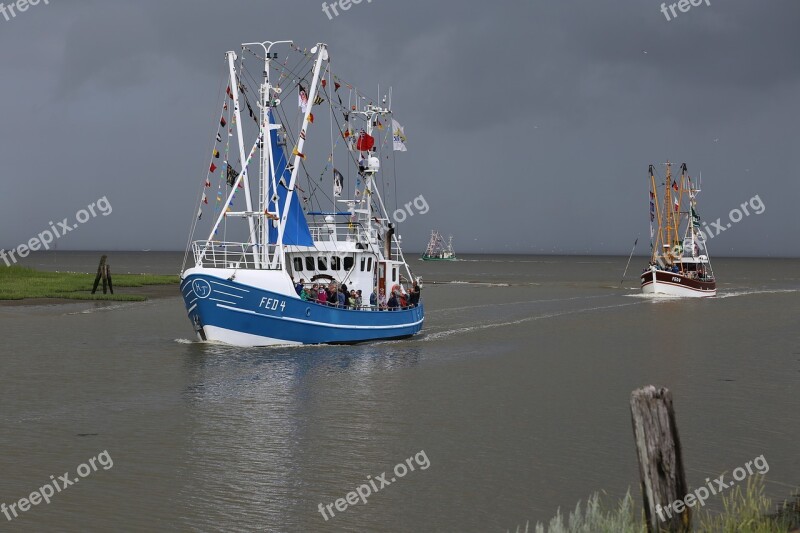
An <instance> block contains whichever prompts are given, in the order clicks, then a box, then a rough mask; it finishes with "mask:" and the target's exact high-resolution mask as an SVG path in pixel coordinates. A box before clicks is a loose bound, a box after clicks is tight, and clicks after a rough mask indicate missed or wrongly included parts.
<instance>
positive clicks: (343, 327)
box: [217, 304, 425, 329]
mask: <svg viewBox="0 0 800 533" xmlns="http://www.w3.org/2000/svg"><path fill="white" fill-rule="evenodd" d="M217 307H221V308H222V309H227V310H229V311H236V312H239V313H246V314H248V315H257V316H263V317H265V318H272V319H275V320H286V321H289V322H298V323H300V324H309V325H312V326H322V327H326V328H336V329H397V328H407V327H410V326H417V325H419V324H422V322H423V321H424V320H425V319H424V318H421V319H419V320H417V321H416V322H410V323H408V324H397V325H391V326H355V325H352V326H348V325H343V324H328V323H326V322H317V321H315V320H303V319H302V318H290V317H285V316H272V315H265V314H264V313H256V312H255V311H250V310H249V309H237V308H236V307H228V306H227V305H222V304H217ZM364 312H365V313H366V312H369V311H364ZM372 312H377V313H391V312H392V311H372Z"/></svg>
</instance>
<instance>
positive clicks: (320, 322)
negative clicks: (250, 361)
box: [181, 270, 425, 347]
mask: <svg viewBox="0 0 800 533" xmlns="http://www.w3.org/2000/svg"><path fill="white" fill-rule="evenodd" d="M181 294H182V295H183V299H184V303H185V305H186V310H187V314H188V316H189V320H190V321H191V322H192V325H193V326H194V328H195V332H196V333H197V335H198V338H199V339H201V340H204V341H214V342H222V343H225V344H231V345H234V346H248V347H249V346H271V345H287V344H353V343H358V342H366V341H374V340H385V339H396V338H403V337H410V336H412V335H414V334H416V333H419V331H420V330H421V329H422V324H423V321H424V317H425V311H424V308H423V306H422V304H420V305H419V306H418V307H414V308H411V309H405V310H400V311H367V310H352V309H339V308H335V307H329V306H325V305H320V304H317V303H313V302H307V301H303V300H301V299H300V298H299V297H297V295H296V294H294V293H292V294H285V293H282V292H277V291H272V290H268V289H265V288H259V287H256V286H254V285H252V284H245V283H240V282H238V281H231V280H229V279H228V278H227V277H224V274H223V275H222V276H215V275H213V273H208V270H206V271H204V272H202V273H193V274H188V275H186V276H185V277H184V278H183V279H182V281H181Z"/></svg>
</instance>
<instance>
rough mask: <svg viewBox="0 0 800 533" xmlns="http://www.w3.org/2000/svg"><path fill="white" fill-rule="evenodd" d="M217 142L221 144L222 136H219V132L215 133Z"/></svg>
mask: <svg viewBox="0 0 800 533" xmlns="http://www.w3.org/2000/svg"><path fill="white" fill-rule="evenodd" d="M217 142H218V143H221V142H222V135H220V133H219V132H217Z"/></svg>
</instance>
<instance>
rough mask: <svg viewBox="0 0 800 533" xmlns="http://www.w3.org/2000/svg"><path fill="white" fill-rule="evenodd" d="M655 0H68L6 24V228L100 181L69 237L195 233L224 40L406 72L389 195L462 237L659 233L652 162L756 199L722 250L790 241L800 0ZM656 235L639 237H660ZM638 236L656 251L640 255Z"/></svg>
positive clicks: (356, 74) (383, 75)
mask: <svg viewBox="0 0 800 533" xmlns="http://www.w3.org/2000/svg"><path fill="white" fill-rule="evenodd" d="M660 5H661V3H660V2H656V1H654V0H653V1H651V0H647V1H641V0H639V1H636V2H633V1H623V0H614V1H607V2H589V1H569V0H568V1H560V2H528V1H518V0H517V1H510V0H504V1H499V2H491V3H489V2H477V1H471V2H463V1H462V2H439V3H432V2H422V1H420V0H408V1H406V0H404V1H402V2H400V1H398V0H393V1H390V0H373V1H372V2H371V3H367V2H362V3H361V4H358V5H353V6H352V7H351V9H350V10H348V11H346V12H342V13H340V15H339V16H337V17H334V18H333V20H329V19H328V17H327V16H326V15H325V14H324V13H323V11H322V9H321V2H305V1H303V2H296V1H288V0H287V1H267V0H231V1H225V2H223V1H215V2H211V1H205V0H191V1H190V0H172V1H159V2H156V1H143V2H123V1H120V0H104V1H102V2H100V1H90V0H73V1H70V2H67V1H64V2H59V3H53V2H51V4H50V5H48V6H45V5H39V6H37V7H35V8H31V9H29V10H28V11H26V12H25V13H20V14H19V15H18V16H17V17H15V18H14V19H12V20H10V21H8V22H6V21H4V20H3V19H2V18H0V46H2V49H3V50H4V54H3V55H2V58H0V68H2V72H3V76H2V78H0V95H2V97H3V98H2V101H0V108H2V112H3V117H4V125H5V127H4V130H3V135H2V137H0V157H2V160H3V163H4V164H3V172H2V176H3V189H4V190H3V194H2V195H1V196H0V223H1V224H2V232H0V246H5V247H12V246H15V245H17V244H19V243H22V242H25V241H27V240H28V239H29V238H31V237H33V236H35V235H36V233H38V232H39V231H40V230H41V229H43V228H45V227H46V225H47V223H48V221H50V220H54V219H61V218H63V217H64V216H72V215H73V214H74V213H75V211H77V210H78V209H80V208H81V207H84V206H85V205H86V204H88V203H90V202H92V201H94V200H96V199H97V198H100V197H102V196H107V197H108V199H109V201H110V202H111V203H112V205H113V206H114V212H113V214H112V215H111V216H109V217H107V218H104V219H103V220H98V221H92V222H90V223H87V224H86V225H85V226H84V227H81V228H80V230H78V231H75V232H73V233H72V234H70V235H69V236H68V237H65V238H64V239H63V240H62V242H60V243H59V247H60V248H62V249H68V248H97V247H111V248H116V249H120V248H122V249H125V248H128V249H139V248H151V249H179V248H182V247H183V245H184V243H185V239H186V231H187V227H188V224H189V221H190V219H191V217H192V215H193V212H194V207H193V205H194V201H195V199H196V194H197V183H198V175H199V174H201V173H202V171H203V168H204V166H205V165H206V164H207V161H206V151H207V149H208V146H207V145H208V139H209V135H210V133H209V132H210V131H211V129H212V128H213V122H214V117H213V115H214V114H215V111H214V110H215V109H216V107H215V106H216V104H215V102H216V98H217V95H218V91H219V88H220V83H221V79H222V76H223V75H224V63H223V54H224V52H225V51H226V50H231V49H238V45H239V43H240V42H242V41H251V40H262V39H267V38H274V39H283V38H290V39H294V40H295V41H296V42H297V43H298V44H300V45H301V46H309V47H310V46H312V45H313V44H314V43H315V42H317V41H323V42H327V43H328V44H329V45H330V48H331V56H332V60H333V66H334V69H335V71H336V72H337V73H339V74H340V75H342V76H343V77H345V78H346V79H348V80H350V81H352V82H353V83H355V84H357V85H359V86H360V87H361V88H362V89H364V90H365V91H367V92H369V93H375V92H376V90H375V87H376V86H377V84H378V83H380V84H381V87H383V88H386V87H388V86H389V85H391V86H393V92H394V103H395V106H394V107H395V111H396V113H397V118H398V119H399V120H400V122H401V123H403V124H404V125H405V126H406V132H407V134H408V135H409V150H410V151H409V152H408V153H406V154H399V156H398V166H399V168H400V170H401V171H402V172H401V174H400V178H401V180H400V183H398V194H397V198H391V202H390V203H392V204H393V202H394V201H395V200H397V201H399V202H400V203H403V202H405V201H409V200H411V199H413V198H414V197H416V196H418V195H419V194H424V196H425V198H426V199H427V200H428V203H429V204H430V212H429V213H427V214H426V215H424V216H414V217H410V218H409V219H408V220H407V221H406V222H405V223H404V224H403V225H402V226H401V232H402V233H403V235H404V239H405V242H406V244H407V246H409V247H411V248H420V247H421V246H422V245H423V244H424V242H425V240H426V236H427V235H428V233H429V230H430V229H431V228H439V229H441V230H443V231H445V232H447V233H449V232H452V233H453V234H454V235H455V237H456V239H455V242H456V245H457V246H458V249H459V251H501V252H503V251H519V252H552V251H566V252H578V253H583V252H589V251H591V252H592V253H600V252H604V251H605V252H609V253H623V252H625V253H626V252H627V249H628V247H629V246H630V243H631V242H632V241H633V238H634V237H635V236H636V235H637V234H641V235H643V236H646V235H647V231H648V230H647V218H646V217H647V205H646V201H647V200H646V197H647V189H646V183H645V171H646V169H647V165H648V164H649V163H651V162H652V163H659V162H663V161H664V160H666V159H673V160H674V161H675V162H680V161H683V160H685V161H686V162H687V163H688V164H689V168H690V171H692V172H697V171H702V173H703V177H704V191H703V193H702V195H701V198H700V200H701V213H703V214H704V216H705V218H708V219H715V218H716V217H717V216H723V215H724V216H727V213H728V211H729V210H730V209H732V208H734V207H736V206H737V205H739V204H740V203H741V202H744V201H746V200H747V199H749V198H751V197H752V196H753V195H755V194H759V195H760V197H761V198H762V199H763V201H764V203H765V205H766V210H765V212H764V213H763V214H761V215H758V216H757V217H756V216H753V217H749V218H747V219H745V220H743V221H742V222H740V223H739V224H737V225H736V227H735V229H732V230H730V231H728V232H726V233H725V234H723V235H720V236H719V237H717V238H715V239H714V240H713V241H712V242H711V245H712V253H713V252H715V251H716V252H717V253H720V252H722V253H727V254H737V255H749V254H772V255H783V254H790V255H797V248H796V244H794V243H795V242H796V237H795V235H794V233H795V231H796V229H797V227H798V215H797V210H796V209H795V203H796V202H797V199H798V197H799V196H800V187H799V186H798V179H797V171H796V170H795V165H794V157H793V156H794V153H795V151H796V150H797V144H798V143H797V141H798V135H797V134H796V132H795V131H796V124H797V123H798V119H800V106H798V103H797V97H796V95H797V91H798V89H800V79H799V77H800V64H798V63H799V62H800V59H798V58H799V57H800V56H798V55H797V54H796V50H797V49H798V45H799V44H800V36H798V34H797V32H796V31H795V27H796V24H797V21H798V20H800V5H799V4H797V2H796V1H792V0H774V1H772V0H771V1H767V2H761V3H756V2H751V1H748V0H739V1H730V0H728V1H726V2H721V1H719V0H711V5H710V6H706V5H705V4H703V5H701V6H698V7H693V8H692V9H691V10H690V11H689V12H687V13H681V14H680V16H679V17H678V18H677V19H675V20H672V21H671V22H667V21H666V20H665V18H664V16H663V15H662V13H661V12H660ZM644 240H646V239H644ZM640 251H644V249H640Z"/></svg>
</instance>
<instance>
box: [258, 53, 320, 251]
mask: <svg viewBox="0 0 800 533" xmlns="http://www.w3.org/2000/svg"><path fill="white" fill-rule="evenodd" d="M311 53H312V54H314V53H317V54H318V55H317V60H316V62H315V63H314V77H313V79H312V81H311V93H310V94H309V95H308V106H306V112H305V115H304V116H303V125H302V126H301V127H300V133H299V134H298V139H297V153H296V154H295V156H294V164H293V165H292V177H291V179H290V180H289V185H288V187H287V188H288V192H287V195H286V201H285V202H284V204H283V212H281V213H280V214H279V216H280V222H279V224H278V242H277V243H276V245H277V246H276V249H275V255H274V256H273V257H272V266H273V267H276V266H277V265H278V262H279V261H280V260H282V258H283V250H284V246H283V235H284V232H285V230H286V222H287V215H288V211H289V206H291V205H292V198H293V197H294V189H295V186H296V184H297V172H298V171H299V170H300V163H301V160H302V158H301V157H300V154H302V153H303V145H305V142H306V130H307V129H308V117H309V115H310V114H311V110H312V109H313V107H314V100H315V99H316V97H317V84H318V83H319V72H320V68H321V67H322V62H323V61H326V60H327V59H328V49H327V47H326V46H325V44H323V43H318V44H317V46H315V47H314V48H312V49H311ZM270 141H271V139H270Z"/></svg>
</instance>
